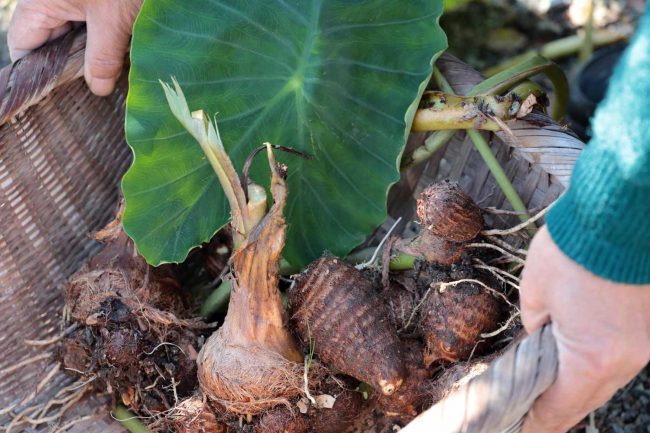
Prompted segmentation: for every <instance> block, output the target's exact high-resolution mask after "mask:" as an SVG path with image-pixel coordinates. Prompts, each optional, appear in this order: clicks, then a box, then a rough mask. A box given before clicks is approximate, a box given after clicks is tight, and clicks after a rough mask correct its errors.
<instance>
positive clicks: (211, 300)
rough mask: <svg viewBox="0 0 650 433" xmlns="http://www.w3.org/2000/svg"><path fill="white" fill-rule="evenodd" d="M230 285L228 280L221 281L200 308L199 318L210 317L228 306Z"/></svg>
mask: <svg viewBox="0 0 650 433" xmlns="http://www.w3.org/2000/svg"><path fill="white" fill-rule="evenodd" d="M231 290H232V283H231V282H230V280H223V281H222V282H221V284H219V287H217V288H216V289H215V290H214V291H213V292H212V293H210V296H208V298H207V299H206V300H205V302H204V303H203V306H202V307H201V313H200V314H201V316H202V317H206V318H207V317H210V316H212V315H213V314H214V313H216V312H218V311H221V310H223V309H224V308H225V307H226V306H227V305H228V300H229V299H230V291H231Z"/></svg>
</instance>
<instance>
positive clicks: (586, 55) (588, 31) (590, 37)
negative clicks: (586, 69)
mask: <svg viewBox="0 0 650 433" xmlns="http://www.w3.org/2000/svg"><path fill="white" fill-rule="evenodd" d="M587 8H588V9H587V22H586V23H585V33H584V35H583V37H582V44H581V46H580V54H579V58H580V61H581V62H586V61H587V60H589V59H590V58H591V56H592V54H593V53H594V0H589V3H588V4H587Z"/></svg>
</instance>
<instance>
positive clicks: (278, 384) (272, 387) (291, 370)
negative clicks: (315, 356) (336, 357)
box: [202, 345, 326, 415]
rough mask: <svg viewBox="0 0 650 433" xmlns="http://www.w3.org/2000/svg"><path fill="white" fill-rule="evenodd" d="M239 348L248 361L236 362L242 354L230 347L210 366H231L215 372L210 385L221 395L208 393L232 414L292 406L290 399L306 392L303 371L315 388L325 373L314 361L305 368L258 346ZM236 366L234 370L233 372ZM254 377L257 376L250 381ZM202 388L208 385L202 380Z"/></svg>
mask: <svg viewBox="0 0 650 433" xmlns="http://www.w3.org/2000/svg"><path fill="white" fill-rule="evenodd" d="M222 347H226V346H225V345H222ZM231 347H232V346H231ZM242 350H246V352H247V353H249V356H250V357H251V358H252V359H251V362H249V363H246V364H243V363H240V362H238V360H240V359H242V357H241V354H239V353H237V351H236V350H232V348H229V350H226V351H222V352H221V353H219V354H217V356H216V357H215V359H214V360H213V363H214V365H215V367H213V368H215V369H218V370H219V371H222V372H223V371H228V370H231V369H233V370H232V371H233V374H220V375H214V376H213V381H214V382H213V383H212V384H211V387H214V388H215V389H219V390H220V395H214V394H213V395H211V394H208V397H210V400H211V401H213V402H215V403H217V404H218V405H221V406H223V407H224V408H225V409H226V411H227V412H231V413H233V414H239V415H257V414H259V413H261V412H264V411H266V410H269V409H270V408H272V407H274V406H278V405H284V406H286V407H288V408H291V402H290V401H291V399H292V398H294V397H296V396H298V395H301V394H305V389H304V385H305V380H304V375H305V374H307V383H309V385H310V387H311V388H312V389H317V388H318V386H319V384H320V382H321V381H322V379H323V377H324V376H325V373H326V370H325V369H324V368H323V367H321V366H320V365H319V364H316V363H315V362H313V361H312V363H311V365H310V367H309V369H306V367H305V365H303V364H298V363H294V362H291V361H289V360H287V359H286V358H284V357H283V356H281V355H279V354H277V353H275V352H273V351H268V350H265V349H263V348H261V347H257V348H255V349H251V348H242ZM253 359H254V361H253ZM235 370H236V372H237V374H234V371H235ZM242 377H244V378H246V383H242V382H241V380H240V378H242ZM254 378H256V379H257V380H256V381H253V379H254ZM202 388H203V390H204V391H205V390H207V389H210V388H208V387H206V386H203V384H202ZM305 395H306V394H305Z"/></svg>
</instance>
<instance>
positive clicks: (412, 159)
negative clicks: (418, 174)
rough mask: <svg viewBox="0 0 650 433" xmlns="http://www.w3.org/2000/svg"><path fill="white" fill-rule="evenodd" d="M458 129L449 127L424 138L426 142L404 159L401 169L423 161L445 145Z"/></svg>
mask: <svg viewBox="0 0 650 433" xmlns="http://www.w3.org/2000/svg"><path fill="white" fill-rule="evenodd" d="M456 132H457V131H455V130H453V129H449V130H446V131H437V132H435V133H433V134H431V135H430V136H429V137H427V139H426V140H424V144H423V145H422V146H420V147H418V148H416V149H415V150H414V151H413V153H411V154H410V155H408V156H406V157H404V158H403V159H402V166H401V167H400V170H401V171H406V170H409V169H411V168H413V167H415V166H416V165H418V164H421V163H423V162H424V161H426V160H427V159H429V158H430V157H431V155H433V154H434V153H435V152H436V151H437V150H438V149H440V148H441V147H443V146H444V145H445V144H447V142H449V140H451V137H453V136H454V134H455V133H456Z"/></svg>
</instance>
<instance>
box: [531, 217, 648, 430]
mask: <svg viewBox="0 0 650 433" xmlns="http://www.w3.org/2000/svg"><path fill="white" fill-rule="evenodd" d="M520 295H521V312H522V320H523V322H524V326H525V327H526V330H527V331H528V332H529V333H532V332H533V331H535V330H537V329H538V328H540V327H542V325H544V324H545V323H547V322H552V329H553V334H554V336H555V338H556V340H557V345H558V353H559V363H560V365H559V374H558V378H557V380H556V381H555V383H554V384H553V385H552V386H551V388H549V389H548V390H547V391H546V392H545V393H544V394H542V395H541V396H540V398H539V399H538V400H537V401H536V403H535V405H534V407H533V409H532V411H531V412H530V413H529V415H528V418H527V420H526V422H525V424H524V427H523V430H522V433H560V432H562V433H563V432H565V431H567V430H568V429H570V428H571V427H572V426H574V425H575V424H577V423H578V422H579V421H580V420H581V419H582V418H584V417H585V416H586V415H587V414H588V413H589V412H591V411H593V410H594V409H596V408H598V407H600V406H602V405H603V404H604V403H605V402H606V401H607V400H609V398H611V396H612V395H614V393H615V392H616V390H617V389H619V388H621V387H622V386H624V385H625V384H627V383H628V382H629V381H630V380H632V379H633V378H634V376H636V374H637V373H638V372H639V371H641V370H642V369H643V367H644V366H645V365H646V364H647V363H648V361H650V285H643V286H641V285H627V284H618V283H614V282H611V281H607V280H604V279H602V278H599V277H598V276H596V275H594V274H591V273H590V272H588V271H587V270H586V269H584V268H582V267H581V266H580V265H578V264H577V263H575V262H574V261H573V260H571V259H570V258H569V257H567V256H565V255H564V253H563V252H562V251H561V250H560V249H559V248H558V247H557V246H556V245H555V243H554V242H553V240H552V238H551V236H550V234H549V232H548V230H547V229H546V227H543V228H542V229H540V231H539V233H538V234H537V235H536V236H535V238H534V239H533V242H532V244H531V245H530V250H529V252H528V259H527V261H526V267H525V268H524V271H523V275H522V281H521V293H520Z"/></svg>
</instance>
